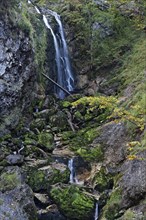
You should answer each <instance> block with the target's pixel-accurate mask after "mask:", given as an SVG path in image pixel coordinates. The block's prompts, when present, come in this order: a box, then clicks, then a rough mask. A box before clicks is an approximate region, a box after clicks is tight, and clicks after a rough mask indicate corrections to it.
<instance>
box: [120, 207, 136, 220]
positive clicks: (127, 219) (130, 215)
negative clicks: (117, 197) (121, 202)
mask: <svg viewBox="0 0 146 220" xmlns="http://www.w3.org/2000/svg"><path fill="white" fill-rule="evenodd" d="M122 219H123V220H133V219H136V218H135V214H134V212H133V211H132V210H130V209H128V210H127V211H126V212H125V213H124V215H123V216H122Z"/></svg>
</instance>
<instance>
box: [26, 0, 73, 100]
mask: <svg viewBox="0 0 146 220" xmlns="http://www.w3.org/2000/svg"><path fill="white" fill-rule="evenodd" d="M28 3H31V1H28ZM34 7H35V9H36V11H37V13H39V14H41V12H40V10H39V9H38V7H36V6H34ZM48 12H49V14H51V15H52V16H53V17H54V18H55V20H56V22H57V24H58V27H59V30H58V31H59V33H58V34H56V35H55V33H54V31H53V29H52V28H51V26H50V24H49V22H48V19H47V17H46V16H45V15H43V21H44V23H45V26H46V27H47V28H48V29H49V30H50V32H51V35H52V37H53V41H54V47H55V60H56V66H57V83H58V84H59V85H60V86H62V87H63V88H64V89H66V90H67V91H69V92H71V91H73V89H74V78H73V73H72V70H71V65H70V60H69V53H68V48H67V43H66V40H65V34H64V30H63V26H62V22H61V19H60V15H58V14H57V13H56V12H54V11H51V10H48ZM56 93H57V95H58V96H59V98H60V99H63V98H64V97H65V93H64V91H62V90H61V89H60V88H58V87H57V88H56Z"/></svg>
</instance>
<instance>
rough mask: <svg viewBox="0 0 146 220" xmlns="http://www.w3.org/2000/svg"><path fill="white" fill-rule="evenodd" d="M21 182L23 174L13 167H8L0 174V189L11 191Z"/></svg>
mask: <svg viewBox="0 0 146 220" xmlns="http://www.w3.org/2000/svg"><path fill="white" fill-rule="evenodd" d="M20 184H21V176H20V173H19V171H17V167H16V169H13V168H10V169H9V168H8V170H5V172H3V173H2V174H1V176H0V191H2V192H5V191H10V190H13V189H14V188H15V187H17V186H18V185H20Z"/></svg>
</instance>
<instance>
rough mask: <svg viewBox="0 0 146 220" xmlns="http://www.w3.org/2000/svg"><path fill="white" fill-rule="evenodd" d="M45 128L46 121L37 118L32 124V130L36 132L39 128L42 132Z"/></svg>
mask: <svg viewBox="0 0 146 220" xmlns="http://www.w3.org/2000/svg"><path fill="white" fill-rule="evenodd" d="M44 127H45V119H42V118H36V119H35V120H33V121H32V122H31V124H30V129H31V130H35V129H36V128H37V129H38V130H39V131H42V130H43V129H44Z"/></svg>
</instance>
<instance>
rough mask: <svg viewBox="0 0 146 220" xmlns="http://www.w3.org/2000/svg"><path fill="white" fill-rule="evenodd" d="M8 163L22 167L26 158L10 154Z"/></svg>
mask: <svg viewBox="0 0 146 220" xmlns="http://www.w3.org/2000/svg"><path fill="white" fill-rule="evenodd" d="M6 161H7V162H8V164H10V165H21V164H22V163H23V162H24V156H23V155H21V154H10V155H8V156H7V157H6Z"/></svg>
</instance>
